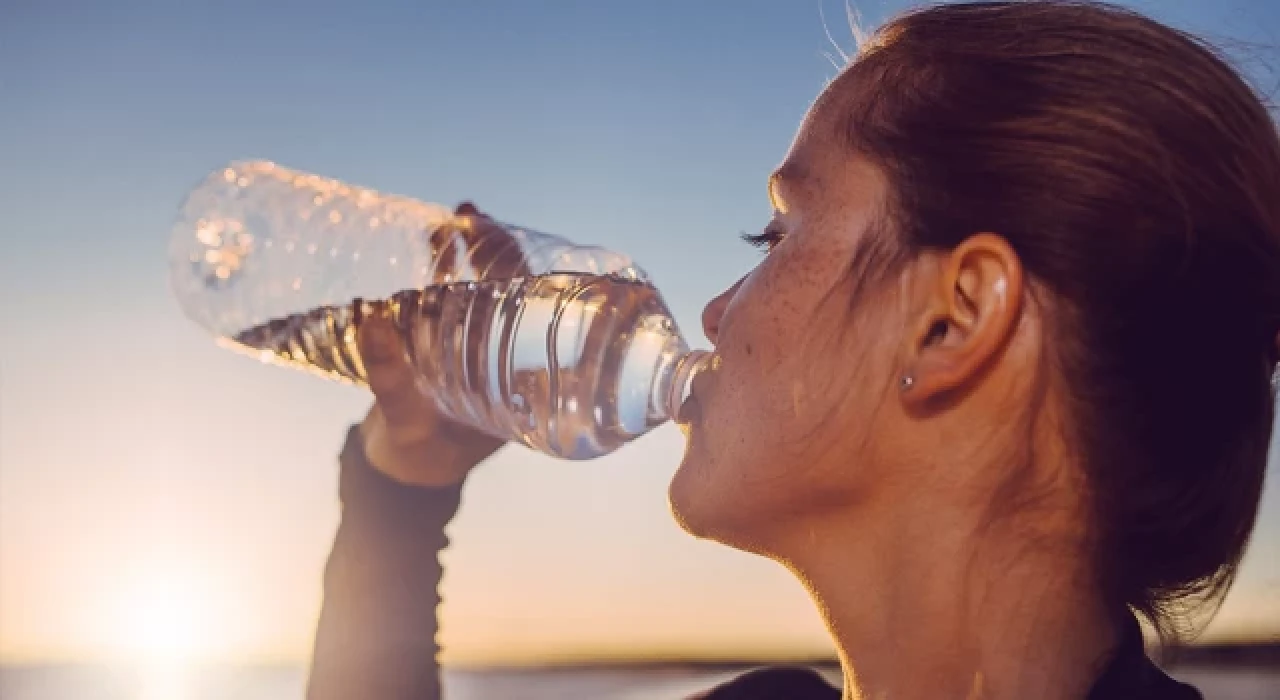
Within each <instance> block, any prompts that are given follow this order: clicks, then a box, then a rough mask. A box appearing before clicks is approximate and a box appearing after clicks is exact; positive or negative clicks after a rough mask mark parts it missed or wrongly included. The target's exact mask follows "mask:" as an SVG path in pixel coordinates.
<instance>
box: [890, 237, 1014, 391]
mask: <svg viewBox="0 0 1280 700" xmlns="http://www.w3.org/2000/svg"><path fill="white" fill-rule="evenodd" d="M937 274H938V279H937V284H936V285H934V286H933V289H932V291H931V292H930V293H929V298H928V300H927V304H926V306H925V309H926V312H925V314H924V315H923V316H922V317H921V319H920V321H919V323H918V325H917V328H916V329H915V331H914V332H913V334H912V336H911V337H910V342H911V347H910V348H908V355H907V357H908V361H907V363H906V367H905V368H904V370H903V380H902V387H903V394H904V396H905V397H906V398H907V400H908V401H909V402H911V403H913V404H917V405H924V404H925V403H928V402H931V401H932V400H934V399H937V398H939V397H941V396H943V395H946V394H952V393H954V392H956V391H958V390H960V389H963V388H964V387H966V386H968V385H971V384H972V383H974V382H976V381H977V380H978V379H979V378H980V377H981V375H982V373H983V371H984V370H985V369H986V368H987V367H988V366H989V365H990V364H991V363H992V362H993V361H994V360H995V359H996V358H997V357H998V356H999V355H1000V353H1001V352H1002V350H1003V349H1004V346H1005V344H1006V343H1007V342H1008V340H1009V338H1010V337H1011V336H1012V335H1013V330H1014V328H1015V327H1016V326H1017V323H1018V316H1019V314H1020V313H1021V301H1022V296H1023V276H1022V261H1021V260H1020V259H1019V258H1018V254H1017V253H1016V252H1015V251H1014V250H1013V247H1012V246H1010V245H1009V243H1008V241H1006V240H1005V239H1004V238H1003V237H1001V236H998V235H996V234H994V233H978V234H974V235H972V236H970V237H969V238H967V239H965V240H964V242H962V243H961V244H960V245H958V246H956V247H955V248H954V249H953V250H951V251H950V252H948V253H945V254H943V255H942V256H941V257H940V259H939V264H938V270H937Z"/></svg>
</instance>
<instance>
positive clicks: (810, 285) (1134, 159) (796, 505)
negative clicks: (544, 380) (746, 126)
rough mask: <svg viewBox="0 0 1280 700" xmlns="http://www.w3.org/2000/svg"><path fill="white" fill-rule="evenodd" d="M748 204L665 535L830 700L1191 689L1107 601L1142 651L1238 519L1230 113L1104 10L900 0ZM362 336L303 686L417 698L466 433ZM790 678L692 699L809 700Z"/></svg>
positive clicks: (1254, 220)
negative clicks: (702, 561)
mask: <svg viewBox="0 0 1280 700" xmlns="http://www.w3.org/2000/svg"><path fill="white" fill-rule="evenodd" d="M769 195H770V197H771V198H772V201H773V205H774V209H775V210H776V213H775V216H774V218H773V220H772V221H771V222H770V223H769V225H768V227H767V228H766V229H765V230H764V232H763V233H761V234H759V235H758V236H752V237H751V242H752V243H756V244H759V245H762V246H766V247H767V248H768V254H767V256H766V257H764V259H763V260H762V261H761V263H760V264H759V265H758V266H757V267H756V268H755V269H754V270H752V271H751V272H750V273H749V274H748V275H747V276H746V277H744V278H743V279H742V280H740V281H739V282H738V283H737V284H735V285H734V286H733V287H732V288H730V289H729V290H728V291H726V292H725V293H724V294H722V295H721V296H719V297H717V298H716V299H715V300H713V301H712V302H711V303H710V304H709V305H708V306H707V308H706V311H705V312H704V314H703V325H704V328H705V330H706V333H707V336H708V337H709V338H710V339H711V341H712V342H713V343H714V345H715V352H716V354H717V355H718V356H719V358H720V361H719V363H718V366H717V368H716V369H715V370H714V371H710V372H707V373H705V374H703V375H700V376H699V377H698V379H697V380H696V382H695V386H694V391H693V398H692V399H691V400H690V402H689V403H688V404H687V405H686V410H685V411H684V415H683V417H682V418H683V423H684V427H685V429H686V432H687V434H688V449H687V451H686V453H685V456H684V459H683V462H682V463H681V465H680V469H679V471H678V472H677V473H676V476H675V478H674V480H673V482H672V484H671V492H670V496H671V504H672V507H673V510H674V512H675V513H676V516H677V517H678V518H679V520H680V523H681V524H682V525H683V527H684V528H685V529H687V530H688V531H689V532H690V533H692V534H694V535H696V536H699V537H705V538H711V539H714V540H717V541H719V542H722V543H725V544H728V545H730V546H733V547H737V548H740V549H744V550H748V551H751V552H755V553H758V554H761V555H764V556H767V557H770V558H771V559H774V560H776V561H778V562H780V563H782V564H783V565H785V566H786V567H787V568H788V569H790V570H791V571H793V572H794V573H795V574H796V576H797V577H798V578H799V579H800V581H801V582H802V583H803V584H804V585H805V586H806V588H807V589H808V590H809V592H810V593H811V594H812V596H813V598H814V600H815V602H816V603H817V604H818V607H819V610H820V611H821V614H822V616H823V618H824V619H825V621H826V623H827V626H828V628H829V630H830V632H831V636H832V638H833V640H834V642H835V644H836V646H837V649H838V652H839V657H840V661H841V664H842V667H843V670H844V694H845V697H847V698H863V697H866V698H892V699H894V700H899V699H904V698H1085V697H1089V698H1122V697H1123V698H1193V697H1198V693H1196V692H1195V691H1194V690H1193V689H1191V688H1189V687H1187V686H1184V685H1180V684H1178V683H1176V682H1174V681H1172V680H1170V679H1168V678H1167V677H1166V676H1164V675H1163V674H1161V673H1160V671H1158V670H1157V669H1156V668H1155V666H1153V665H1152V664H1151V663H1150V662H1149V661H1148V660H1147V659H1146V657H1145V656H1144V655H1143V650H1142V640H1141V636H1140V633H1139V631H1138V627H1137V623H1136V621H1135V618H1134V614H1137V615H1139V616H1142V617H1145V618H1147V619H1148V620H1149V621H1150V622H1152V623H1153V624H1154V625H1155V626H1156V627H1157V628H1158V629H1159V630H1160V631H1161V632H1162V633H1163V634H1164V635H1165V636H1169V635H1171V634H1173V633H1174V631H1175V629H1176V626H1177V623H1179V622H1180V620H1181V619H1182V618H1180V617H1178V616H1177V615H1175V614H1174V613H1175V612H1176V611H1178V610H1180V609H1182V608H1183V607H1185V606H1186V605H1188V604H1191V603H1196V602H1208V603H1210V604H1212V603H1213V602H1215V601H1216V600H1218V599H1219V598H1220V596H1221V595H1222V594H1223V593H1224V592H1225V591H1226V589H1227V587H1228V586H1229V584H1230V583H1231V580H1232V577H1233V575H1234V573H1235V571H1236V567H1237V565H1238V562H1239V560H1240V557H1241V554H1242V552H1243V550H1244V547H1245V544H1246V542H1247V540H1248V537H1249V533H1250V531H1251V529H1252V527H1253V522H1254V517H1255V514H1256V510H1257V507H1258V501H1259V497H1260V493H1261V485H1262V478H1263V472H1264V468H1265V462H1266V451H1267V445H1268V443H1269V439H1270V434H1271V423H1272V412H1273V404H1272V390H1271V385H1270V378H1271V374H1272V371H1273V368H1274V366H1275V363H1276V359H1277V356H1276V355H1277V353H1276V344H1275V336H1276V331H1277V328H1278V327H1280V141H1278V140H1277V135H1276V130H1275V125H1274V124H1273V123H1272V121H1271V119H1270V118H1269V116H1268V114H1267V111H1266V109H1265V108H1264V106H1263V105H1262V104H1261V103H1260V101H1259V99H1258V97H1257V96H1256V95H1255V94H1254V93H1253V92H1251V91H1250V89H1249V88H1248V87H1247V86H1246V85H1245V83H1244V82H1242V81H1241V79H1240V78H1239V77H1238V76H1237V75H1236V73H1234V72H1233V71H1232V70H1231V69H1230V68H1229V67H1228V66H1227V65H1226V64H1225V63H1224V62H1223V61H1222V60H1220V59H1219V58H1217V57H1216V56H1215V55H1214V53H1213V52H1212V51H1211V50H1209V49H1208V48H1207V47H1205V46H1204V45H1203V44H1201V43H1199V42H1197V41H1196V40H1194V39H1192V38H1190V37H1188V36H1186V35H1183V34H1180V33H1178V32H1176V31H1173V30H1171V29H1169V28H1166V27H1164V26H1161V25H1159V24H1157V23H1155V22H1153V21H1151V20H1148V19H1146V18H1143V17H1141V16H1138V15H1135V14H1133V13H1130V12H1128V11H1125V10H1120V9H1115V8H1110V7H1105V6H1098V5H1092V4H1085V3H1079V2H1063V1H1054V0H1047V1H1034V2H1014V3H976V4H969V5H951V6H942V7H932V8H927V9H923V10H919V11H916V12H913V13H910V14H907V15H905V16H902V17H899V18H898V19H895V20H893V21H891V22H890V23H889V24H888V25H886V26H885V27H883V28H882V29H880V30H879V31H878V32H877V33H876V34H875V36H874V37H872V39H871V40H870V41H869V42H867V44H866V46H864V48H863V50H862V51H861V52H860V54H859V55H858V56H857V57H856V59H855V60H854V61H853V62H852V63H851V65H849V66H848V67H847V68H846V69H845V70H844V71H843V72H842V73H841V74H840V76H839V77H838V78H836V80H835V81H833V82H832V83H831V85H830V86H829V87H828V88H827V89H826V90H825V91H824V92H823V93H822V95H821V96H820V97H819V98H818V99H817V101H816V103H815V104H814V106H813V108H812V109H811V110H810V111H809V113H808V115H807V116H806V118H805V120H804V122H803V124H802V125H801V127H800V130H799V132H798V133H797V135H796V138H795V142H794V144H793V146H792V148H791V150H790V152H789V153H788V154H787V156H786V158H785V160H784V162H783V164H782V166H781V167H780V168H779V169H778V171H777V172H776V173H775V174H774V176H773V177H772V178H771V179H770V180H769ZM460 214H462V215H464V216H472V217H479V214H478V212H476V211H474V209H470V208H465V209H460ZM368 330H369V332H368V333H366V335H365V336H364V337H362V339H361V342H362V344H363V347H364V348H365V351H366V353H367V356H368V357H369V360H370V365H371V366H370V373H371V382H372V385H373V389H374V391H375V393H376V394H377V397H378V401H377V404H376V405H375V406H374V408H373V410H372V411H371V412H370V414H369V416H368V418H367V419H366V420H365V422H364V423H363V424H362V425H361V426H360V427H359V429H357V430H353V431H352V434H351V439H350V441H349V443H348V446H347V449H346V451H345V452H344V457H343V476H342V489H343V500H344V503H345V506H346V510H345V513H344V516H343V523H342V526H341V530H340V532H339V534H338V538H337V542H336V544H335V549H334V553H333V555H332V558H331V560H330V563H329V568H328V570H327V572H326V589H325V590H326V603H325V608H324V612H323V614H322V617H321V622H320V628H319V634H318V639H317V643H316V658H315V663H314V668H313V672H312V674H313V675H312V679H311V689H310V692H311V695H312V697H315V698H329V697H379V698H409V697H415V698H424V697H436V696H437V695H438V693H439V690H438V681H437V669H436V667H435V665H434V664H433V663H432V660H433V659H434V654H435V645H434V639H433V636H434V630H435V621H434V612H435V611H434V607H435V604H436V602H437V599H436V598H434V597H429V596H428V595H427V592H429V591H432V590H434V587H435V585H436V583H437V581H438V578H439V576H440V569H439V567H438V564H437V562H436V557H435V553H436V551H437V550H438V549H439V548H440V547H443V546H444V538H443V535H442V528H443V526H444V524H445V523H446V522H447V521H448V519H449V518H450V517H451V516H452V514H453V512H454V509H455V508H456V507H457V504H458V492H459V489H460V486H461V482H462V480H463V479H464V478H465V476H466V474H467V473H468V471H469V470H470V469H471V468H472V467H473V466H475V465H476V464H477V463H478V462H480V461H481V460H483V459H484V458H485V457H486V456H487V455H489V454H490V453H492V452H493V451H494V450H495V449H496V448H497V447H498V446H499V445H498V442H497V441H495V440H493V439H490V438H487V437H483V436H480V435H477V434H475V433H472V432H469V431H467V430H466V429H463V428H460V427H458V426H456V425H450V424H447V423H446V422H445V421H443V420H441V419H440V418H439V417H438V416H437V415H436V414H435V413H434V412H433V409H432V408H431V402H430V401H429V400H428V399H426V398H424V397H422V396H420V395H419V394H417V393H415V392H414V391H413V390H411V389H408V387H410V386H411V381H410V374H409V370H408V367H407V366H406V365H405V364H404V361H403V352H402V350H401V349H400V348H398V347H396V346H395V344H394V340H390V339H388V338H386V337H382V336H383V335H385V334H380V333H378V331H380V330H385V329H384V328H379V327H369V329H368ZM871 340H873V341H874V342H869V341H871ZM623 633H625V631H624V632H623ZM814 680H815V679H814V677H813V676H809V675H806V674H804V673H797V672H776V673H770V672H765V673H756V674H751V675H749V676H747V677H744V678H743V679H740V680H739V681H737V682H735V683H731V684H729V685H728V686H725V687H723V688H719V689H716V690H713V691H711V692H710V693H709V694H708V695H706V697H709V698H722V697H723V698H728V697H782V698H801V697H833V698H834V697H838V696H839V693H838V692H837V691H835V690H834V689H831V688H829V687H826V686H825V685H823V686H822V687H819V688H814V687H812V686H813V684H814ZM769 693H773V694H772V695H770V694H769Z"/></svg>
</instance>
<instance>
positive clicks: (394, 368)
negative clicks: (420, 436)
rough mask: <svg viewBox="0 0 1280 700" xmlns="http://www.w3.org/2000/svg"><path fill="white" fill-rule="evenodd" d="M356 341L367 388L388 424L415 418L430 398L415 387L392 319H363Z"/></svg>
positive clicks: (406, 357)
mask: <svg viewBox="0 0 1280 700" xmlns="http://www.w3.org/2000/svg"><path fill="white" fill-rule="evenodd" d="M356 342H357V344H358V345H359V347H360V354H361V358H362V359H363V360H364V366H365V373H366V375H367V378H368V379H367V381H368V383H369V389H370V390H371V391H373V395H374V396H375V397H376V398H377V400H378V404H379V406H381V408H382V410H383V413H384V414H385V416H386V419H387V422H388V424H396V423H400V422H405V421H412V420H415V419H418V417H419V415H420V414H421V413H422V412H423V411H424V410H426V406H427V403H428V402H429V401H430V399H428V398H427V397H426V396H423V395H422V392H421V391H419V389H418V387H417V384H416V374H415V372H414V369H413V365H412V364H410V362H409V356H408V353H407V352H406V351H405V346H404V342H403V340H402V339H401V338H400V334H399V333H398V332H397V331H396V329H395V326H393V325H392V323H391V320H390V319H388V318H386V317H382V316H373V317H370V318H368V319H366V320H365V322H364V323H362V324H361V326H360V329H359V331H358V332H357V336H356Z"/></svg>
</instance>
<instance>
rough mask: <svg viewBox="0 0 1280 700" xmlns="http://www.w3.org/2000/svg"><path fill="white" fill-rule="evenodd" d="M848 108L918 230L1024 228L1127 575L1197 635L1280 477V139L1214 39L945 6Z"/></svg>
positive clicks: (945, 238) (1113, 594) (1064, 14)
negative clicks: (1268, 480)
mask: <svg viewBox="0 0 1280 700" xmlns="http://www.w3.org/2000/svg"><path fill="white" fill-rule="evenodd" d="M841 80H842V81H846V80H847V81H850V84H851V85H852V88H851V89H852V90H853V91H854V92H855V93H856V95H857V96H858V99H857V104H855V105H853V106H851V107H849V108H848V116H849V120H848V121H847V122H846V123H845V124H844V125H843V126H842V129H843V133H844V135H845V136H846V137H847V138H848V139H849V142H850V145H851V146H852V147H853V148H854V149H856V150H857V151H859V152H861V153H863V154H866V155H867V156H869V157H871V158H872V159H873V160H875V161H876V162H877V163H878V164H879V165H880V166H882V167H883V168H884V169H885V171H886V172H887V173H888V175H889V178H890V181H891V182H892V190H893V191H894V199H895V201H894V202H893V203H892V206H891V210H892V219H893V223H894V224H895V228H897V229H899V231H900V234H901V236H900V237H901V239H902V240H903V241H904V242H905V243H906V245H907V247H908V248H910V249H915V250H919V249H926V248H935V249H948V248H951V247H954V246H955V245H957V244H958V243H960V242H961V241H963V240H964V239H965V238H966V237H968V236H969V235H971V234H973V233H977V232H980V231H994V232H996V233H998V234H1000V235H1002V236H1004V237H1005V238H1006V239H1007V240H1008V242H1009V243H1010V244H1011V245H1012V246H1013V248H1014V249H1015V250H1016V251H1017V253H1018V255H1019V257H1020V259H1021V261H1022V264H1023V266H1024V267H1025V269H1026V270H1027V272H1028V273H1029V275H1030V276H1031V277H1032V279H1033V280H1035V281H1036V282H1037V283H1038V285H1039V286H1041V287H1043V288H1045V289H1047V290H1049V291H1050V292H1051V295H1050V296H1052V310H1053V311H1054V314H1053V319H1054V324H1055V333H1054V342H1053V345H1054V349H1055V353H1054V355H1055V358H1056V360H1057V361H1058V362H1059V363H1060V364H1061V367H1062V371H1063V372H1064V373H1065V377H1066V378H1067V382H1066V384H1067V385H1068V386H1069V387H1070V392H1071V393H1072V396H1070V397H1069V401H1070V402H1071V404H1072V405H1071V409H1072V410H1071V414H1072V421H1073V433H1074V434H1073V435H1072V436H1070V437H1071V439H1072V441H1073V443H1075V445H1076V447H1077V448H1078V449H1079V450H1080V451H1081V453H1082V454H1083V457H1084V462H1085V467H1086V469H1087V471H1088V475H1089V479H1090V483H1091V485H1092V489H1091V491H1092V493H1093V503H1094V508H1095V511H1096V516H1097V517H1096V522H1095V526H1096V530H1097V532H1098V561H1097V564H1098V570H1099V572H1100V577H1101V580H1100V582H1099V583H1100V585H1101V586H1102V590H1103V592H1104V595H1106V596H1108V598H1109V600H1110V602H1111V603H1112V604H1114V605H1116V606H1121V605H1127V606H1129V607H1130V608H1132V609H1134V610H1136V611H1138V612H1140V613H1142V614H1144V615H1145V616H1146V617H1147V618H1148V619H1150V620H1151V621H1152V622H1153V623H1155V624H1156V626H1157V628H1158V629H1159V630H1160V632H1161V634H1162V636H1165V637H1168V636H1169V635H1170V634H1172V633H1174V631H1175V630H1174V627H1175V626H1176V625H1175V623H1176V622H1177V621H1178V620H1179V618H1178V616H1177V615H1174V614H1172V613H1174V612H1176V611H1177V610H1178V609H1179V606H1180V605H1184V604H1194V603H1198V602H1200V601H1204V600H1211V601H1215V602H1216V601H1217V600H1220V596H1221V595H1222V594H1225V591H1226V589H1227V588H1228V587H1229V586H1230V583H1231V581H1232V579H1233V577H1234V575H1235V571H1236V568H1237V567H1238V565H1239V561H1240V557H1241V556H1242V554H1243V551H1244V548H1245V545H1246V543H1247V541H1248V539H1249V534H1250V532H1251V531H1252V529H1253V523H1254V519H1255V517H1256V514H1257V509H1258V502H1259V500H1260V498H1261V491H1262V481H1263V474H1264V472H1265V469H1266V456H1267V447H1268V443H1269V441H1270V435H1271V425H1272V413H1273V395H1272V392H1271V390H1270V385H1269V378H1270V376H1271V372H1272V368H1273V365H1274V363H1275V361H1276V356H1275V355H1276V352H1275V340H1274V338H1275V335H1276V331H1277V321H1278V320H1280V139H1277V134H1276V128H1275V125H1274V123H1273V122H1272V120H1271V117H1270V115H1269V114H1268V112H1267V109H1266V107H1265V106H1264V104H1263V103H1262V101H1261V100H1260V98H1259V97H1258V95H1257V94H1255V92H1254V91H1253V90H1251V89H1250V88H1249V86H1248V85H1247V84H1246V83H1245V82H1244V81H1243V80H1242V79H1241V78H1240V76H1239V75H1237V73H1236V72H1235V71H1234V70H1232V68H1231V67H1229V65H1228V64H1227V62H1226V61H1224V60H1223V59H1222V58H1220V57H1219V56H1218V55H1217V54H1216V52H1215V51H1214V50H1213V49H1212V48H1210V47H1209V46H1208V45H1206V44H1205V43H1204V42H1202V41H1199V40H1197V39H1196V38H1194V37H1192V36H1190V35H1188V34H1185V33H1182V32H1179V31H1176V30H1173V29H1170V28H1168V27H1165V26H1163V25H1161V24H1158V23H1156V22H1154V21H1152V20H1150V19H1148V18H1146V17H1143V16H1141V15H1138V14H1136V13H1133V12H1131V11H1128V10H1124V9H1120V8H1116V7H1112V6H1108V5H1101V4H1096V3H1086V2H1064V1H1061V0H1030V1H1027V2H979V3H971V4H959V5H944V6H932V7H926V8H923V9H919V10H916V11H912V12H910V13H908V14H905V15H903V16H901V17H898V18H897V19H894V20H892V21H890V22H889V23H888V24H887V25H886V26H884V27H883V28H882V29H881V30H879V31H878V32H877V33H876V35H875V36H874V37H872V39H871V41H870V42H869V44H868V45H867V46H865V47H864V50H863V52H862V53H861V55H860V56H859V57H858V58H857V60H856V61H855V63H854V64H853V65H852V66H851V67H850V68H849V69H848V71H847V72H846V73H845V75H844V76H842V77H841Z"/></svg>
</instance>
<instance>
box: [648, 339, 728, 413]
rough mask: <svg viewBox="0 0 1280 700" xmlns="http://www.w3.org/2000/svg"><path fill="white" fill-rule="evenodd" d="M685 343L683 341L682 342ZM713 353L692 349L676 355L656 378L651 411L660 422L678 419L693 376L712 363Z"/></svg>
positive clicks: (690, 388)
mask: <svg viewBox="0 0 1280 700" xmlns="http://www.w3.org/2000/svg"><path fill="white" fill-rule="evenodd" d="M682 344H683V343H682ZM711 358H712V354H711V353H710V352H707V351H706V350H690V351H688V352H685V353H682V354H680V355H676V356H674V357H673V358H672V361H671V363H670V364H668V365H667V366H666V367H663V368H662V371H660V372H659V374H658V376H657V377H656V378H655V381H654V386H653V391H652V393H651V394H650V399H649V400H650V411H651V412H652V415H654V416H655V417H656V418H658V420H659V422H661V421H668V420H676V419H678V418H679V416H680V407H681V406H682V405H684V402H685V399H687V398H689V393H690V392H691V391H692V390H693V378H694V377H695V376H697V375H698V373H699V372H701V371H702V370H704V369H706V368H707V366H708V365H710V364H711Z"/></svg>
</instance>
